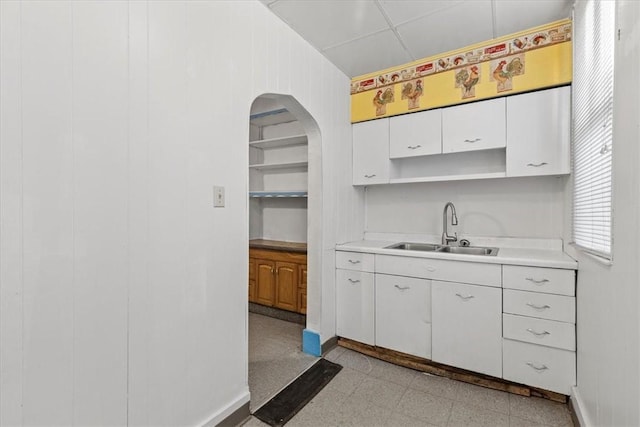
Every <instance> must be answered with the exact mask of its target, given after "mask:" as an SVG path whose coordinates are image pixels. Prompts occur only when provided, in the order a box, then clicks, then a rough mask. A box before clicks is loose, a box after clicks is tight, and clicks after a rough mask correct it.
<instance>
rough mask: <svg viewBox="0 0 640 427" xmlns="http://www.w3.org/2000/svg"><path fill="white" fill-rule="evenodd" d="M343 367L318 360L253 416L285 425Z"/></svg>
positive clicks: (271, 422)
mask: <svg viewBox="0 0 640 427" xmlns="http://www.w3.org/2000/svg"><path fill="white" fill-rule="evenodd" d="M341 369H342V366H340V365H338V364H336V363H333V362H329V361H328V360H325V359H320V360H318V361H317V362H316V363H315V364H314V365H313V366H312V367H310V368H309V369H307V370H306V371H305V372H304V373H303V374H302V375H300V376H299V377H298V378H296V379H295V380H294V381H293V382H292V383H291V384H289V385H288V386H286V387H285V388H284V389H283V390H282V391H281V392H280V393H278V394H277V395H276V396H275V397H274V398H273V399H271V400H270V401H268V402H267V403H265V404H264V405H262V407H260V409H258V410H257V411H256V412H254V413H253V416H255V417H257V418H258V419H260V420H261V421H263V422H265V423H267V424H269V425H271V426H274V427H280V426H283V425H285V423H287V421H289V420H290V419H291V418H293V416H294V415H295V414H297V413H298V411H299V410H300V409H302V408H303V407H304V405H306V404H307V403H309V401H310V400H311V399H313V397H314V396H315V395H316V394H318V393H319V392H320V390H322V389H323V388H324V386H326V385H327V384H328V383H329V381H331V379H332V378H333V377H335V376H336V374H337V373H338V372H340V370H341Z"/></svg>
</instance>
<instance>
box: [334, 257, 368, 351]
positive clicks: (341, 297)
mask: <svg viewBox="0 0 640 427" xmlns="http://www.w3.org/2000/svg"><path fill="white" fill-rule="evenodd" d="M373 280H374V275H373V273H365V272H362V271H352V270H340V269H338V270H336V333H337V335H338V336H340V337H344V338H349V339H352V340H355V341H359V342H362V343H365V344H370V345H373V344H374V338H375V336H374V327H375V326H374V322H375V319H374V291H373V289H374V284H373V283H374V282H373Z"/></svg>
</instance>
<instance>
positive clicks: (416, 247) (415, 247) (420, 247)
mask: <svg viewBox="0 0 640 427" xmlns="http://www.w3.org/2000/svg"><path fill="white" fill-rule="evenodd" d="M441 247H442V246H441V245H434V244H431V243H409V242H402V243H394V244H393V245H389V246H385V249H402V250H405V251H426V252H435V251H437V250H438V249H440V248H441Z"/></svg>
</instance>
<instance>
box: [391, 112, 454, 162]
mask: <svg viewBox="0 0 640 427" xmlns="http://www.w3.org/2000/svg"><path fill="white" fill-rule="evenodd" d="M440 153H442V110H440V109H437V110H429V111H422V112H420V113H413V114H405V115H403V116H396V117H391V118H390V119H389V158H391V159H398V158H403V157H416V156H424V155H428V154H440Z"/></svg>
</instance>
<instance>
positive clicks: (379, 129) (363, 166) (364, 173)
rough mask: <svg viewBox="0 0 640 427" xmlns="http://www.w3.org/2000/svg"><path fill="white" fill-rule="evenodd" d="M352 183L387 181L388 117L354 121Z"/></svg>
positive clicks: (383, 182) (362, 183)
mask: <svg viewBox="0 0 640 427" xmlns="http://www.w3.org/2000/svg"><path fill="white" fill-rule="evenodd" d="M352 130H353V185H368V184H385V183H388V182H389V119H378V120H371V121H369V122H363V123H355V124H354V125H353V127H352Z"/></svg>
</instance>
